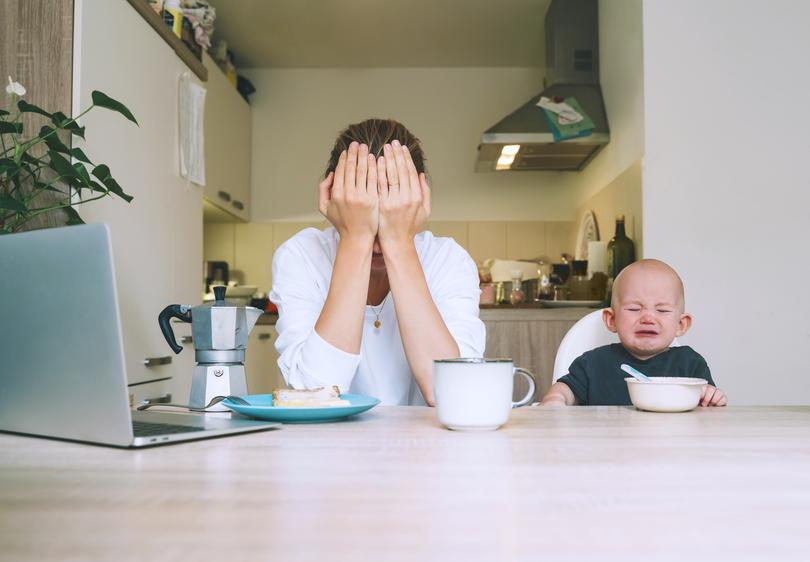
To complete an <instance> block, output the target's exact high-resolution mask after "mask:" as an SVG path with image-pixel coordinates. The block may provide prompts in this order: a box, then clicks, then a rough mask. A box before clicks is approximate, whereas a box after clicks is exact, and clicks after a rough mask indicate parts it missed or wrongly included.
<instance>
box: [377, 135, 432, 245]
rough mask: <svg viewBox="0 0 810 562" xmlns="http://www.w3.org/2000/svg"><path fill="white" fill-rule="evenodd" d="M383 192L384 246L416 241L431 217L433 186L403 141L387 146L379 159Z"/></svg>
mask: <svg viewBox="0 0 810 562" xmlns="http://www.w3.org/2000/svg"><path fill="white" fill-rule="evenodd" d="M376 175H377V182H378V185H379V191H380V227H379V237H380V246H381V247H382V250H383V254H385V252H386V247H391V246H395V245H397V244H400V243H409V244H413V238H414V236H416V234H417V233H418V232H419V231H420V230H421V229H422V228H423V227H424V226H425V223H426V222H427V219H428V217H429V216H430V186H428V183H427V180H426V179H425V174H424V173H421V174H417V173H416V166H415V165H414V163H413V159H412V158H411V153H410V152H409V151H408V148H407V147H405V146H402V145H401V144H400V143H399V141H396V140H395V141H393V142H392V143H391V144H390V145H389V144H386V145H385V146H384V147H383V156H381V157H380V158H378V159H377V174H376Z"/></svg>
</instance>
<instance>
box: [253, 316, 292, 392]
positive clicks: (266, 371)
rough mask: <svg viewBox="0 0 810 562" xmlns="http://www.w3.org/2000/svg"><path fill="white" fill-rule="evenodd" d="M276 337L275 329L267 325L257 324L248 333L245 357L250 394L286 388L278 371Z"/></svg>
mask: <svg viewBox="0 0 810 562" xmlns="http://www.w3.org/2000/svg"><path fill="white" fill-rule="evenodd" d="M277 337H278V332H277V331H276V327H275V326H272V325H269V324H257V325H256V326H255V327H254V328H253V331H252V332H251V333H250V337H249V338H248V347H247V354H246V356H245V375H246V376H247V386H248V392H249V393H250V394H269V393H270V392H271V391H272V390H273V389H274V388H285V387H286V386H287V384H286V383H285V382H284V377H282V376H281V372H280V371H279V369H278V352H277V351H276V338H277Z"/></svg>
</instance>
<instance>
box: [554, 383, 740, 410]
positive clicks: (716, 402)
mask: <svg viewBox="0 0 810 562" xmlns="http://www.w3.org/2000/svg"><path fill="white" fill-rule="evenodd" d="M552 388H553V387H552ZM546 396H548V395H546ZM544 400H545V398H544ZM726 404H728V399H727V398H726V393H725V392H723V391H722V390H720V389H719V388H717V387H715V386H712V385H710V384H707V385H706V386H704V387H703V394H701V395H700V405H701V406H725V405H726Z"/></svg>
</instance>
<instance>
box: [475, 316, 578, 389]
mask: <svg viewBox="0 0 810 562" xmlns="http://www.w3.org/2000/svg"><path fill="white" fill-rule="evenodd" d="M590 312H592V310H591V309H587V308H569V309H503V310H498V309H487V310H482V311H481V319H482V320H483V321H484V325H485V326H486V328H487V346H486V351H485V352H484V356H485V357H511V358H512V359H513V360H514V362H515V367H523V368H524V369H528V370H530V371H531V372H532V373H534V376H535V381H536V382H537V387H536V389H535V393H534V400H540V398H542V397H543V395H544V394H545V393H546V391H547V390H548V388H549V387H550V386H551V378H552V374H553V370H554V358H555V357H556V355H557V348H558V347H559V346H560V342H561V341H562V339H563V337H564V336H565V334H566V333H567V332H568V330H569V329H571V326H573V325H574V324H575V323H576V321H577V320H579V319H580V318H581V317H582V316H585V315H586V314H588V313H590ZM528 390H529V387H528V384H527V383H526V382H525V379H523V378H522V377H520V378H516V379H515V389H514V393H513V396H514V399H515V400H519V399H521V398H523V397H524V396H525V395H526V392H527V391H528Z"/></svg>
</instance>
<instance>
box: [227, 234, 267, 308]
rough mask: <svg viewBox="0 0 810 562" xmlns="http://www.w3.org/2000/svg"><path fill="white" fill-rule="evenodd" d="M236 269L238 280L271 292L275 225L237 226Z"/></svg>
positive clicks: (264, 291) (262, 290)
mask: <svg viewBox="0 0 810 562" xmlns="http://www.w3.org/2000/svg"><path fill="white" fill-rule="evenodd" d="M234 253H235V259H234V269H235V270H236V272H235V273H236V275H237V276H238V280H239V281H241V282H242V283H244V284H247V285H256V286H258V287H259V290H260V291H261V292H263V293H266V292H268V291H269V290H270V282H271V265H272V260H273V225H272V224H270V223H245V224H237V225H236V236H235V250H234Z"/></svg>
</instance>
